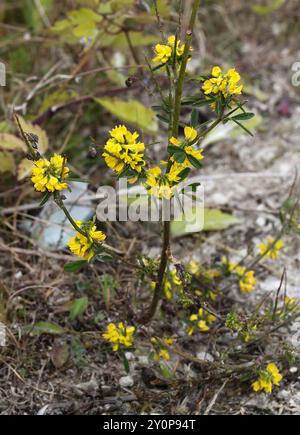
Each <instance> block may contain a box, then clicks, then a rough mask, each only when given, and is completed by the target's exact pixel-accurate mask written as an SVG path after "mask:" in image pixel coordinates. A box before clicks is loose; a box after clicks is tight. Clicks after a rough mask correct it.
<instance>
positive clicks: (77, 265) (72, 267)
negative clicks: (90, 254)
mask: <svg viewBox="0 0 300 435" xmlns="http://www.w3.org/2000/svg"><path fill="white" fill-rule="evenodd" d="M87 264H88V263H87V261H85V260H79V261H74V262H72V263H68V264H66V265H65V267H64V271H65V272H67V273H74V272H79V271H80V270H81V269H83V268H84V267H85V266H86V265H87Z"/></svg>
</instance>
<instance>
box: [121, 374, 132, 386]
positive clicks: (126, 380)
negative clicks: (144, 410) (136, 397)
mask: <svg viewBox="0 0 300 435" xmlns="http://www.w3.org/2000/svg"><path fill="white" fill-rule="evenodd" d="M119 384H120V386H121V387H123V388H130V387H133V385H134V380H133V377H132V376H123V377H122V378H120V380H119Z"/></svg>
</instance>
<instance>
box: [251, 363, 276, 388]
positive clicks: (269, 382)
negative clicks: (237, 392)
mask: <svg viewBox="0 0 300 435" xmlns="http://www.w3.org/2000/svg"><path fill="white" fill-rule="evenodd" d="M282 379H283V377H282V375H281V374H280V372H279V369H278V367H277V366H276V364H274V363H270V364H268V366H267V368H266V370H262V371H261V372H260V377H259V379H258V380H257V381H256V382H254V383H253V384H252V388H253V390H254V391H255V392H256V393H257V392H259V391H265V392H266V393H267V394H271V393H272V391H273V386H274V385H275V386H276V387H279V386H280V382H281V381H282Z"/></svg>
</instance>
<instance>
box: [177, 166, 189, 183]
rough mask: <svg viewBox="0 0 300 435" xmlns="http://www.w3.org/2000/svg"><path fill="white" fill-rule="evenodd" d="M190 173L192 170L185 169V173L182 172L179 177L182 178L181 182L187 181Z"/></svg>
mask: <svg viewBox="0 0 300 435" xmlns="http://www.w3.org/2000/svg"><path fill="white" fill-rule="evenodd" d="M190 172H191V170H190V168H185V169H184V170H183V171H181V172H180V174H179V175H178V177H179V178H180V180H181V181H182V180H185V179H186V178H187V176H188V175H189V173H190Z"/></svg>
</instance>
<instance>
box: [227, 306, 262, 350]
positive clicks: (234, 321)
mask: <svg viewBox="0 0 300 435" xmlns="http://www.w3.org/2000/svg"><path fill="white" fill-rule="evenodd" d="M225 326H226V327H227V328H229V329H230V331H231V333H232V334H235V333H236V334H237V335H238V337H239V338H240V339H241V340H243V342H244V343H250V342H251V341H252V340H254V339H255V337H256V333H257V327H258V325H257V319H256V318H251V319H245V318H243V317H242V316H239V315H238V314H237V313H235V312H231V313H229V314H228V315H227V319H226V323H225Z"/></svg>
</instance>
